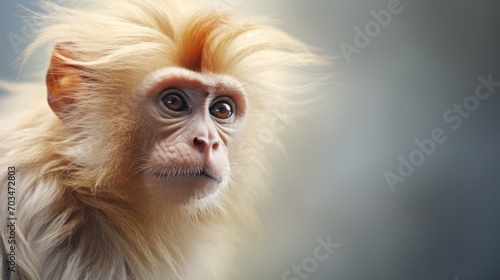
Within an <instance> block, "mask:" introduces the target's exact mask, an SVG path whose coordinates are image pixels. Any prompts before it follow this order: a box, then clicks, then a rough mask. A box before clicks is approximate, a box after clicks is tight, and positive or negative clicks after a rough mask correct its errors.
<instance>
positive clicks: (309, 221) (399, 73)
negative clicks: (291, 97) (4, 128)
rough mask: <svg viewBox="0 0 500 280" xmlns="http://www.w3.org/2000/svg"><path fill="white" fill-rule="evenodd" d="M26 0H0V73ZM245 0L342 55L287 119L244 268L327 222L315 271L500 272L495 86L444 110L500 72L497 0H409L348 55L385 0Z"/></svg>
mask: <svg viewBox="0 0 500 280" xmlns="http://www.w3.org/2000/svg"><path fill="white" fill-rule="evenodd" d="M28 2H31V1H16V2H14V1H12V0H9V1H3V2H2V3H1V4H0V24H1V25H0V26H1V27H0V32H1V34H0V38H1V45H0V50H1V54H0V65H1V68H0V78H1V79H2V80H15V79H16V78H17V77H18V73H19V67H18V66H17V64H16V63H15V60H16V58H18V57H19V54H17V53H16V52H15V50H14V48H13V46H12V45H11V43H10V42H9V40H8V38H7V34H8V33H9V32H11V33H15V34H18V35H20V36H24V37H25V38H28V37H30V36H29V35H30V34H28V33H26V34H24V35H23V31H22V27H23V24H24V23H23V20H22V18H20V17H18V16H19V15H24V12H23V11H22V10H21V9H20V8H19V7H18V6H17V5H18V4H22V3H28ZM236 2H238V1H232V2H231V1H229V2H228V3H233V4H234V3H236ZM240 2H241V3H236V5H235V7H234V9H235V10H236V11H237V12H240V13H244V14H252V15H263V14H264V15H267V14H272V15H275V17H276V18H278V19H279V20H281V21H282V22H283V23H282V24H281V25H280V27H281V28H283V29H284V30H286V31H287V32H289V33H291V34H293V35H294V36H296V37H298V38H299V39H301V40H303V41H305V42H307V43H309V44H311V45H314V46H317V47H319V48H320V51H319V52H320V53H321V54H324V55H328V56H337V57H338V58H337V59H336V60H335V61H334V63H333V64H332V66H331V67H329V68H328V71H330V72H333V73H335V76H334V78H333V79H332V82H331V84H330V85H328V86H327V87H326V88H323V89H322V90H320V93H323V94H324V95H325V97H324V99H323V100H322V102H319V103H316V104H314V105H313V106H312V108H309V109H310V113H309V114H307V115H306V116H304V117H303V118H301V119H300V120H297V121H295V122H294V125H293V127H290V128H291V129H290V130H288V131H286V132H283V133H281V135H282V136H284V138H285V147H286V149H287V151H288V156H287V157H285V156H283V155H282V154H279V153H276V155H275V157H274V170H273V173H274V174H276V177H277V178H276V183H277V185H278V186H279V187H278V188H276V190H275V191H274V193H275V195H274V200H273V202H272V203H268V204H266V207H264V208H263V209H262V213H263V222H262V223H263V231H262V233H261V234H257V237H252V238H250V239H249V240H248V244H247V245H246V246H243V247H242V248H241V249H240V253H239V256H240V257H239V261H240V263H241V265H240V268H239V269H238V270H239V271H240V272H241V274H242V275H243V276H241V277H240V279H282V275H283V272H285V271H286V270H288V269H290V268H291V266H292V265H294V264H297V265H300V264H301V263H302V261H303V260H304V259H306V258H307V257H311V256H313V251H314V249H315V248H316V246H318V242H317V241H316V239H317V238H318V237H321V238H323V239H326V237H327V236H331V239H332V240H333V241H334V242H336V243H338V244H340V247H339V248H337V249H335V250H334V253H333V254H331V255H330V256H329V258H328V259H327V260H326V261H324V262H319V264H318V267H317V269H316V270H314V271H313V272H311V273H308V279H338V280H357V279H436V280H441V279H475V280H477V279H500V267H499V265H498V263H499V260H500V242H499V241H498V238H499V237H500V226H499V216H500V211H499V210H500V204H499V201H500V189H499V188H500V178H499V174H500V168H499V166H500V157H499V155H500V148H499V145H498V143H499V142H500V133H499V128H498V122H499V121H500V111H499V108H500V96H499V94H500V87H499V88H497V92H496V93H493V94H492V95H491V96H490V97H489V98H488V99H487V100H485V101H481V102H480V104H479V107H478V109H477V110H476V111H474V112H472V113H471V115H470V117H469V118H467V119H463V124H462V125H461V126H460V128H458V129H456V130H453V129H452V128H451V125H450V124H449V123H446V122H445V121H444V120H443V113H444V112H445V111H446V110H448V109H449V108H451V107H452V106H453V105H454V104H456V103H457V104H458V103H462V101H463V100H464V98H466V97H467V96H469V95H472V94H473V93H474V90H475V88H476V86H477V85H478V83H479V82H478V80H477V77H478V76H480V75H482V76H483V77H487V76H488V75H489V74H492V76H493V80H495V81H500V67H499V65H498V63H499V62H500V59H499V58H500V55H499V54H498V53H499V50H500V39H499V38H498V37H499V35H500V18H499V16H498V15H499V13H500V2H499V1H493V0H491V1H486V0H480V1H472V0H471V1H465V0H462V1H458V0H440V1H435V0H434V1H431V0H414V1H409V0H402V1H401V6H402V7H403V10H402V11H401V13H399V14H397V15H393V16H392V19H391V22H390V23H389V25H387V26H386V27H383V28H382V29H381V31H380V33H379V34H378V35H377V36H375V37H374V38H372V40H371V42H370V44H369V45H368V46H367V47H365V48H363V49H362V50H361V53H360V54H355V55H353V56H352V61H351V63H347V61H346V59H345V58H344V56H343V54H342V51H341V49H340V47H339V45H340V44H341V42H346V43H348V44H351V45H352V44H353V41H354V36H355V31H354V28H355V27H356V26H357V27H360V28H362V29H363V28H364V27H365V25H366V24H367V23H369V22H370V21H371V20H373V18H372V16H371V15H370V11H371V10H374V11H380V10H382V9H386V7H387V3H388V2H389V1H388V0H370V1H368V0H364V1H362V0H358V1H352V0H329V1H326V0H325V1H305V0H293V1H284V0H278V1H273V2H271V3H270V2H266V1H263V0H259V1H250V0H242V1H240ZM45 59H46V58H45ZM43 61H44V60H43V59H40V60H38V59H37V58H34V59H32V60H31V61H30V62H29V64H28V66H27V67H25V69H24V70H23V71H22V72H21V74H19V80H27V79H34V78H33V73H34V72H33V69H35V70H40V69H42V70H43V69H44V65H45V64H44V63H46V62H43ZM36 79H40V77H39V76H38V77H37V78H36ZM435 128H442V129H443V130H444V131H445V132H446V135H447V136H448V138H447V141H446V142H444V143H442V144H438V145H437V146H436V150H435V152H434V153H433V154H432V155H430V156H429V157H427V158H426V159H425V162H424V163H423V164H422V165H420V166H418V167H417V168H416V169H415V171H414V173H413V174H412V175H411V176H410V177H408V178H407V179H406V181H405V182H404V183H398V184H397V185H396V187H395V191H394V192H393V191H391V189H390V188H389V186H388V184H387V182H386V180H385V178H384V172H386V171H390V172H393V173H396V172H397V171H396V169H397V166H398V164H399V160H398V156H399V155H401V156H403V157H405V158H408V155H409V154H410V153H411V152H412V151H413V150H415V149H416V145H415V143H414V141H415V140H416V139H420V140H422V139H424V138H429V137H430V135H431V132H432V130H433V129H435ZM270 152H272V151H270ZM253 236H255V235H253ZM290 279H293V278H290ZM297 279H300V278H297Z"/></svg>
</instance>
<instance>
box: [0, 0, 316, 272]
mask: <svg viewBox="0 0 500 280" xmlns="http://www.w3.org/2000/svg"><path fill="white" fill-rule="evenodd" d="M103 2H104V1H103ZM105 2H106V4H105V6H104V7H100V6H99V5H97V4H96V5H95V6H93V8H92V9H91V10H84V9H69V8H64V7H61V6H58V5H55V4H52V3H50V2H47V1H45V2H44V3H43V7H45V9H46V13H44V14H41V15H37V16H38V17H41V18H43V19H44V20H46V21H47V22H49V24H47V26H46V27H45V28H44V29H43V31H42V32H41V34H39V36H38V37H37V39H36V40H35V41H34V42H33V43H32V44H31V46H30V47H29V48H28V50H27V52H26V58H27V57H28V56H29V55H31V54H32V53H33V52H34V51H35V50H36V49H39V48H40V47H42V46H46V45H47V44H54V43H59V44H64V45H65V47H66V48H67V50H68V51H69V53H71V55H64V54H56V55H58V56H59V58H60V59H61V60H63V61H65V62H66V63H68V64H71V65H75V66H77V67H79V69H81V71H80V73H79V74H80V75H81V76H82V77H84V82H83V84H82V85H81V86H80V88H79V92H78V94H76V95H75V96H74V99H76V104H78V106H77V107H75V108H73V110H72V111H71V112H70V113H69V115H68V118H67V121H65V122H62V121H61V120H60V119H59V118H58V117H57V116H56V115H55V114H54V113H53V112H51V111H50V109H49V107H48V106H47V104H46V102H40V103H37V104H35V105H33V104H29V106H34V107H35V108H33V109H30V113H29V117H28V115H27V116H26V117H24V118H23V121H21V122H20V121H19V119H17V120H12V122H18V124H17V126H16V127H15V128H14V129H13V130H11V131H9V132H6V133H4V134H3V135H2V136H1V139H2V141H1V144H0V183H1V185H2V188H3V189H2V192H1V193H0V209H3V210H2V211H0V219H1V220H2V221H6V220H7V213H6V211H5V209H7V201H8V198H7V191H6V188H7V167H8V166H15V168H16V194H15V196H16V216H17V221H16V244H15V247H16V249H15V252H16V273H15V274H8V276H11V277H12V278H13V279H16V278H19V279H34V280H35V279H184V280H190V279H223V277H224V275H225V272H224V271H225V270H227V267H230V266H231V265H232V263H231V257H230V252H231V250H232V246H233V243H234V241H235V240H236V239H237V236H238V235H239V232H238V228H240V227H241V226H242V225H249V224H255V223H256V215H255V206H256V203H257V202H258V201H259V200H261V199H262V198H263V196H266V195H267V188H268V185H269V184H268V178H267V176H266V172H265V171H266V168H265V166H266V157H265V155H264V154H258V153H257V154H255V155H254V154H252V155H251V158H249V156H250V154H249V153H248V149H245V147H253V146H254V145H256V144H257V143H255V141H258V140H255V137H254V136H255V135H254V134H255V133H256V132H258V131H259V129H261V128H262V127H265V125H266V124H267V122H268V120H269V118H270V117H271V116H273V114H274V113H275V112H276V111H278V110H281V108H283V107H282V106H288V108H290V109H289V111H292V109H291V108H292V107H293V101H292V100H293V96H294V95H297V94H298V93H301V92H307V91H310V89H311V88H312V87H314V85H315V83H311V79H310V78H311V76H310V75H307V74H304V73H303V72H296V70H294V69H299V68H302V67H304V66H311V65H320V64H324V59H322V58H319V57H318V56H316V55H315V54H313V53H312V52H311V51H310V48H309V47H308V46H306V45H304V44H303V43H300V42H299V41H297V40H296V39H294V38H292V37H290V36H288V35H286V34H285V33H283V32H281V31H279V30H278V29H276V28H274V27H271V25H270V24H269V23H270V22H269V20H266V19H264V18H250V19H243V18H239V17H237V16H234V15H231V14H228V13H226V12H224V11H217V10H214V9H213V8H211V7H209V6H202V5H200V4H199V3H197V4H196V5H194V4H187V3H185V1H173V0H164V1H156V0H121V1H120V0H113V1H105ZM168 66H177V67H182V68H186V69H189V70H192V71H196V72H199V73H220V74H225V75H228V76H230V77H234V78H235V79H237V80H238V81H240V82H241V84H243V86H244V87H245V90H246V92H247V93H248V99H249V111H248V117H247V123H246V127H245V129H244V131H243V132H242V134H241V135H240V137H239V138H238V140H237V141H235V142H234V143H232V144H231V145H230V146H229V147H228V149H229V158H230V162H231V169H232V173H231V180H230V182H229V186H228V188H227V189H226V190H225V191H224V192H221V193H216V194H215V195H214V197H207V198H204V199H202V200H200V201H196V202H195V204H197V205H185V206H184V207H177V206H172V205H169V204H167V203H164V204H162V203H157V204H153V205H151V204H150V203H148V201H140V199H136V197H139V196H135V195H134V194H137V193H138V192H140V191H141V186H140V185H137V184H136V182H135V181H134V180H133V179H130V176H129V175H130V174H131V173H132V174H135V173H137V172H139V171H138V170H135V169H134V168H135V167H136V165H134V163H133V161H136V160H137V161H139V160H140V159H138V158H139V157H140V154H138V153H137V147H136V146H135V144H136V143H135V141H136V139H137V137H139V136H140V131H141V125H142V123H141V119H140V118H139V117H137V115H136V114H135V113H134V112H133V111H131V109H130V106H127V104H126V103H125V102H120V100H124V99H125V98H124V97H125V96H130V95H131V94H133V92H134V91H133V89H134V88H135V87H137V85H140V83H141V81H142V80H143V79H144V77H146V76H147V75H148V74H149V73H151V72H153V71H155V70H157V69H160V68H163V67H168ZM33 94H36V95H43V92H33ZM26 106H28V105H26ZM275 140H276V139H275ZM139 206H140V207H139ZM138 208H140V209H142V210H141V211H138V210H137V209H138ZM8 235H9V231H8V230H7V229H5V227H4V228H2V230H1V231H0V236H1V239H2V240H1V241H2V245H3V249H2V250H0V253H1V256H0V261H1V262H0V270H1V271H6V270H7V267H6V259H5V253H6V252H8V251H9V247H10V246H11V244H8V243H7V241H8Z"/></svg>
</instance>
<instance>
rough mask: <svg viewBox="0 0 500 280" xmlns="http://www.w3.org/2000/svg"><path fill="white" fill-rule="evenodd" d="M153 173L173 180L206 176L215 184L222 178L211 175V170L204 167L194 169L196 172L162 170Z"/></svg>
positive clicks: (220, 181)
mask: <svg viewBox="0 0 500 280" xmlns="http://www.w3.org/2000/svg"><path fill="white" fill-rule="evenodd" d="M154 175H155V176H157V177H161V178H166V179H173V180H175V179H181V178H185V177H204V178H208V179H210V180H212V181H214V182H216V183H217V184H220V183H222V179H221V178H219V177H217V176H215V175H213V174H212V173H211V172H209V171H208V170H206V169H203V170H200V171H196V172H189V171H186V172H182V173H179V174H169V173H163V172H155V173H154Z"/></svg>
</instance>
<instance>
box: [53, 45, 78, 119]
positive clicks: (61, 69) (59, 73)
mask: <svg viewBox="0 0 500 280" xmlns="http://www.w3.org/2000/svg"><path fill="white" fill-rule="evenodd" d="M70 49H71V45H70V44H69V43H58V44H56V46H55V47H54V51H53V52H52V58H51V59H50V66H49V69H48V71H47V76H46V79H45V82H46V84H47V93H48V94H47V101H48V103H49V106H50V108H51V109H52V111H54V113H55V114H56V115H57V116H58V117H59V118H60V119H62V118H63V117H64V113H65V112H67V111H68V110H69V109H70V108H71V106H70V105H72V104H73V102H74V100H75V95H76V94H77V92H78V90H79V89H81V86H82V84H83V77H82V75H81V68H80V67H78V66H75V65H71V64H70V63H68V62H67V61H66V60H68V59H69V60H71V59H74V55H73V54H72V53H71V52H70Z"/></svg>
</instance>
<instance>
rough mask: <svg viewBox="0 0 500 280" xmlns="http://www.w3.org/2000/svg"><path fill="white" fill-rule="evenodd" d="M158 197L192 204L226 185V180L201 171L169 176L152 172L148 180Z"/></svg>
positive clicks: (212, 194)
mask: <svg viewBox="0 0 500 280" xmlns="http://www.w3.org/2000/svg"><path fill="white" fill-rule="evenodd" d="M148 181H149V182H148V184H147V185H148V186H150V187H151V188H154V190H153V193H154V194H155V195H159V197H158V198H160V199H162V200H166V201H168V202H173V203H179V204H186V203H187V204H192V203H193V202H196V201H197V200H207V199H208V200H209V199H210V197H213V196H214V195H216V194H217V193H220V192H221V191H222V189H224V188H225V186H226V185H227V183H226V180H225V179H222V178H219V177H216V176H214V175H211V174H209V173H205V172H201V173H200V174H196V175H189V176H188V175H186V176H179V177H169V176H165V175H163V174H159V173H154V174H152V176H151V178H149V180H148Z"/></svg>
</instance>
